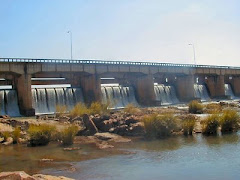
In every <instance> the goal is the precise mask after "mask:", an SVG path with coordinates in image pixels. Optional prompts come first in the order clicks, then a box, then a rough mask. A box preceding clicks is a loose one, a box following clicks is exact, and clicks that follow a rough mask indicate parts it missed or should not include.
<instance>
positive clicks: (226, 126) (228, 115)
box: [220, 109, 239, 132]
mask: <svg viewBox="0 0 240 180" xmlns="http://www.w3.org/2000/svg"><path fill="white" fill-rule="evenodd" d="M238 123H239V115H238V113H237V111H235V110H231V109H226V110H224V111H223V114H222V116H221V118H220V125H221V131H222V132H231V131H233V130H234V129H236V128H237V127H238Z"/></svg>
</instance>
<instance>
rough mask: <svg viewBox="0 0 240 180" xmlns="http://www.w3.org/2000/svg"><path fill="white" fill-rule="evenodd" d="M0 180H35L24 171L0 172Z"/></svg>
mask: <svg viewBox="0 0 240 180" xmlns="http://www.w3.org/2000/svg"><path fill="white" fill-rule="evenodd" d="M0 179H5V180H36V178H34V177H32V176H30V175H28V174H27V173H25V172H24V171H14V172H1V173H0Z"/></svg>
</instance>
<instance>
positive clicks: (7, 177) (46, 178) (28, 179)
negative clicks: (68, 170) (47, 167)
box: [0, 171, 73, 180]
mask: <svg viewBox="0 0 240 180" xmlns="http://www.w3.org/2000/svg"><path fill="white" fill-rule="evenodd" d="M0 179H2V180H73V179H71V178H67V177H64V176H50V175H44V174H35V175H33V176H30V175H28V174H27V173H25V172H24V171H13V172H1V173H0Z"/></svg>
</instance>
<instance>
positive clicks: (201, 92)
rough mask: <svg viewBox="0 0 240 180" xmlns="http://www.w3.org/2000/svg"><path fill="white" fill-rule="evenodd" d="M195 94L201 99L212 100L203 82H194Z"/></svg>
mask: <svg viewBox="0 0 240 180" xmlns="http://www.w3.org/2000/svg"><path fill="white" fill-rule="evenodd" d="M194 96H195V97H196V98H199V99H201V101H210V97H209V94H208V90H207V88H206V86H205V85H203V84H194Z"/></svg>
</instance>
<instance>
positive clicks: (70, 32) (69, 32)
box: [67, 31, 72, 60]
mask: <svg viewBox="0 0 240 180" xmlns="http://www.w3.org/2000/svg"><path fill="white" fill-rule="evenodd" d="M67 33H68V34H70V42H71V60H72V31H68V32H67Z"/></svg>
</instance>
